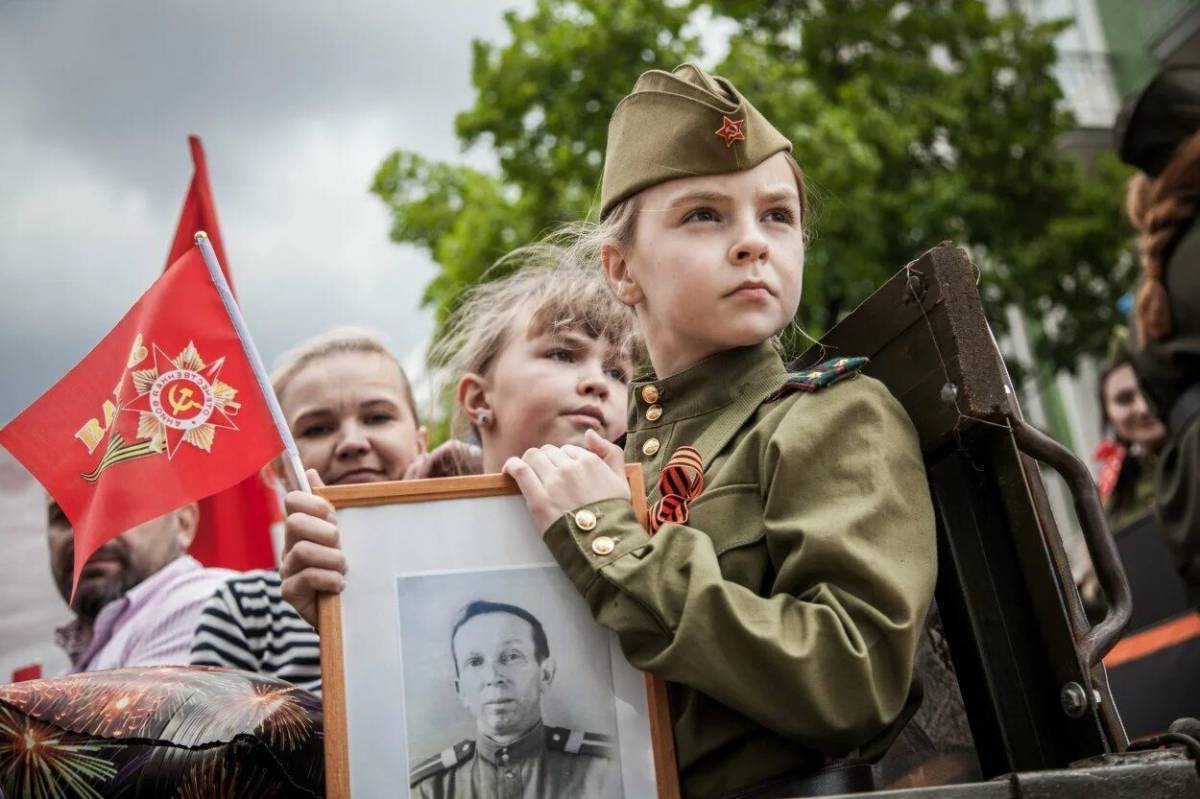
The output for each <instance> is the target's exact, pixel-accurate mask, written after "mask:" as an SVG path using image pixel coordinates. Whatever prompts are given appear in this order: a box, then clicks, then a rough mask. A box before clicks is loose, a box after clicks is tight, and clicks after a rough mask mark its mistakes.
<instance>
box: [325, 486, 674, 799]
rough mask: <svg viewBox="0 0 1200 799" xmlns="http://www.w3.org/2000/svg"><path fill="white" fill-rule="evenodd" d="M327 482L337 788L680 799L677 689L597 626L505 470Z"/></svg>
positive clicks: (331, 759) (329, 706)
mask: <svg viewBox="0 0 1200 799" xmlns="http://www.w3.org/2000/svg"><path fill="white" fill-rule="evenodd" d="M626 469H627V477H628V479H629V482H630V489H631V494H632V496H633V504H634V509H635V511H636V512H637V513H638V516H639V518H640V519H641V520H642V522H643V524H644V523H645V519H646V501H645V493H644V489H643V487H642V476H641V467H640V466H637V465H632V466H627V467H626ZM319 493H320V494H321V495H322V496H324V497H325V498H326V499H328V500H329V501H330V502H331V503H332V504H333V505H334V507H335V508H337V513H338V527H339V531H340V533H341V545H342V548H343V550H344V551H345V553H346V559H347V561H348V562H349V564H350V572H351V573H352V575H353V576H352V578H351V579H349V580H348V581H347V586H346V589H345V590H344V591H343V592H342V593H341V594H340V595H323V596H322V597H321V598H320V604H319V614H320V621H321V673H322V679H323V684H324V712H325V768H326V793H327V795H328V796H330V797H335V798H339V799H340V798H344V797H349V796H354V797H356V799H362V798H363V797H381V796H394V797H399V798H400V799H409V798H410V797H411V799H430V798H431V797H438V798H440V797H474V796H479V797H484V796H495V795H501V794H502V795H512V796H522V797H526V796H537V797H547V799H550V798H551V797H567V796H569V797H573V799H641V798H642V797H660V799H678V796H679V783H678V772H677V767H676V763H675V752H674V744H673V739H672V732H671V722H670V715H669V711H668V707H667V700H666V690H665V686H664V685H663V683H662V681H661V680H659V679H658V678H655V677H653V676H651V675H648V674H645V673H643V672H641V671H638V670H637V669H635V668H634V667H633V666H631V665H630V664H629V662H628V661H627V660H626V659H625V657H624V655H623V654H622V652H621V648H620V645H619V642H618V641H617V637H616V635H615V634H614V633H612V632H611V631H609V630H607V629H605V628H604V627H601V626H600V625H599V624H597V623H596V622H595V621H594V620H593V618H592V616H591V613H590V611H589V609H588V607H587V604H586V602H584V600H583V598H582V597H581V596H580V595H579V593H578V591H577V590H576V589H575V586H574V585H573V584H572V583H571V582H570V580H568V579H567V577H566V575H564V574H563V572H562V570H561V569H560V568H559V566H558V563H557V562H556V561H555V560H554V557H553V556H552V555H551V554H550V551H549V549H547V547H546V546H545V544H544V543H543V542H542V537H541V536H540V535H539V534H538V532H537V530H536V528H535V527H534V525H533V522H532V520H531V519H530V518H529V513H528V511H527V509H526V507H525V501H524V499H523V498H522V497H521V495H520V492H519V491H518V490H517V487H516V484H515V483H514V482H513V481H512V480H511V479H510V478H508V477H506V476H503V475H482V476H476V477H454V478H446V479H435V480H416V481H409V482H396V483H376V484H369V485H349V486H334V487H329V488H322V489H319Z"/></svg>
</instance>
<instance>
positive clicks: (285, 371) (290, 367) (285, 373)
mask: <svg viewBox="0 0 1200 799" xmlns="http://www.w3.org/2000/svg"><path fill="white" fill-rule="evenodd" d="M346 353H364V354H368V355H380V356H383V357H384V358H386V359H387V360H389V361H391V362H392V363H394V364H395V365H396V368H397V369H399V370H400V378H401V379H402V380H403V381H404V399H405V400H407V402H408V406H409V409H410V410H411V411H412V415H413V423H414V424H416V425H417V426H420V424H421V417H420V414H419V413H418V412H417V402H416V399H415V398H414V397H413V390H412V383H411V382H409V379H408V374H407V373H405V371H404V367H403V366H401V365H400V360H399V359H398V358H397V357H396V356H395V355H394V354H393V353H392V351H391V350H389V349H388V348H387V346H386V345H385V344H384V343H383V342H382V341H381V340H380V339H379V337H378V336H376V335H375V334H374V333H372V332H371V331H369V330H364V329H362V328H359V327H336V328H334V329H332V330H327V331H325V332H324V333H321V334H319V335H316V336H313V337H312V338H310V339H308V340H307V341H303V342H301V343H300V344H299V345H297V346H296V347H295V348H293V349H291V350H288V351H287V352H285V353H284V354H283V355H282V356H281V357H280V359H279V361H278V362H277V366H276V367H275V371H274V372H272V373H271V388H272V389H274V391H275V396H276V397H277V398H279V400H280V401H281V402H282V400H283V392H284V391H285V390H286V389H287V387H288V386H289V385H290V384H291V382H292V381H293V380H295V379H296V375H298V374H300V372H302V371H303V370H304V369H305V368H306V367H308V366H309V365H310V364H312V363H313V362H315V361H319V360H321V359H322V358H328V357H331V356H333V355H343V354H346Z"/></svg>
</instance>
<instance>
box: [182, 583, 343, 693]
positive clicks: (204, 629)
mask: <svg viewBox="0 0 1200 799" xmlns="http://www.w3.org/2000/svg"><path fill="white" fill-rule="evenodd" d="M280 585H281V580H280V579H279V572H277V571H266V570H264V571H252V572H245V573H244V574H241V575H239V576H237V577H234V578H232V579H229V580H227V581H225V582H224V583H223V584H222V585H221V586H220V587H219V588H218V589H217V592H216V593H215V594H213V597H212V599H210V600H208V604H207V605H205V606H204V610H203V611H202V612H201V614H200V623H199V624H198V625H197V626H196V635H195V637H194V638H193V639H192V654H191V663H192V665H196V666H222V667H225V668H231V669H242V670H244V671H253V672H257V673H258V674H266V675H269V676H272V677H278V678H279V679H281V680H287V681H288V682H290V683H292V684H293V685H297V686H299V687H301V688H303V689H305V690H307V691H311V692H312V693H314V694H317V695H318V696H320V695H321V652H320V645H319V639H318V637H317V631H316V630H314V629H313V628H312V626H311V625H310V624H309V623H308V622H306V621H304V619H302V618H300V614H299V613H297V612H296V610H295V609H294V608H293V607H292V606H291V605H290V604H288V603H287V601H286V600H284V598H283V594H282V592H281V590H280Z"/></svg>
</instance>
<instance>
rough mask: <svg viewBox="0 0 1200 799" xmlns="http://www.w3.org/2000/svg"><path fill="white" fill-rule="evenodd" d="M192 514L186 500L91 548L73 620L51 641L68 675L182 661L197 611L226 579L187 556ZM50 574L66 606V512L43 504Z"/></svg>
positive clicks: (69, 538)
mask: <svg viewBox="0 0 1200 799" xmlns="http://www.w3.org/2000/svg"><path fill="white" fill-rule="evenodd" d="M199 518H200V514H199V509H198V508H197V506H196V503H194V502H193V503H189V504H187V505H184V506H183V507H180V508H177V509H175V510H173V511H171V512H170V513H167V514H164V515H162V516H160V517H158V518H157V519H152V520H150V521H148V522H145V523H143V524H139V525H137V526H136V527H132V528H130V529H128V530H126V531H125V532H124V533H121V534H120V535H118V536H117V537H115V538H113V539H111V540H110V541H108V542H106V543H105V544H104V545H103V546H101V547H100V548H99V549H97V550H96V552H95V553H94V554H93V555H92V557H91V558H90V559H89V560H88V562H87V565H86V566H84V567H83V572H82V573H81V574H80V575H79V586H78V588H77V589H76V591H75V601H74V602H73V603H71V605H70V608H71V610H72V612H74V614H75V618H74V619H73V620H72V621H71V622H69V623H68V624H66V625H64V626H62V627H60V628H58V630H57V631H56V639H57V643H58V645H59V646H61V647H62V648H63V650H64V651H65V652H66V653H67V657H68V658H70V661H71V666H70V668H69V669H68V673H75V672H80V671H99V670H101V669H119V668H124V667H126V666H169V665H182V664H186V663H187V662H188V653H189V650H190V648H191V644H192V634H193V632H194V631H195V628H196V623H197V621H198V620H199V617H200V610H201V608H202V607H203V606H204V603H205V602H206V601H207V600H208V598H209V597H211V596H212V595H213V592H214V591H216V589H217V586H218V585H220V584H221V583H222V582H223V581H224V580H226V579H228V578H229V577H230V576H232V575H233V572H231V571H229V570H227V569H206V568H204V567H203V566H201V565H200V563H199V561H197V560H196V559H195V558H192V557H191V556H189V555H188V554H187V549H188V547H189V546H190V545H191V543H192V539H193V537H194V536H195V535H196V526H197V522H198V521H199ZM46 533H47V543H48V545H49V548H50V571H51V573H52V575H53V577H54V582H55V584H56V585H57V586H58V590H59V593H60V594H62V597H63V600H64V601H67V602H70V597H71V575H72V572H73V569H74V563H75V535H74V531H73V530H72V529H71V523H70V521H68V520H67V517H66V514H64V513H63V511H62V509H61V508H60V507H59V506H58V503H57V502H55V501H54V500H53V499H49V498H48V501H47V509H46Z"/></svg>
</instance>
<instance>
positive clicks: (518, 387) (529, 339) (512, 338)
mask: <svg viewBox="0 0 1200 799" xmlns="http://www.w3.org/2000/svg"><path fill="white" fill-rule="evenodd" d="M530 315H531V311H530V310H527V311H525V312H523V313H521V314H519V315H518V317H517V318H516V319H514V320H513V322H512V324H511V325H510V327H509V330H508V332H507V334H506V335H505V343H504V345H503V347H502V348H501V350H500V352H499V353H498V354H497V355H496V358H495V360H494V361H493V362H492V365H491V367H490V368H489V369H488V371H487V374H486V375H477V374H468V375H465V376H464V377H463V378H462V380H461V381H460V382H459V393H458V397H459V402H460V404H461V405H462V407H463V410H464V412H465V413H466V414H467V416H468V417H469V418H470V419H471V420H472V422H473V423H475V424H476V426H477V427H478V429H479V437H480V440H481V443H482V444H483V468H484V471H485V472H498V471H500V467H501V466H503V464H504V462H505V461H506V460H508V458H510V457H513V456H517V457H519V456H520V455H522V454H523V453H524V452H525V450H527V449H530V448H532V447H540V446H542V445H543V444H553V445H555V446H562V445H564V444H578V445H580V446H582V445H583V437H584V434H585V433H586V432H587V431H588V430H595V431H596V432H597V433H599V434H600V435H602V436H604V437H605V438H606V439H608V440H609V441H614V440H616V439H617V438H619V437H620V436H622V435H624V433H625V425H626V418H625V412H626V403H627V401H628V400H627V397H626V393H627V389H628V386H629V378H630V370H631V368H632V364H630V363H629V360H628V358H626V357H624V356H622V354H621V353H619V352H616V351H615V350H614V348H613V347H611V346H610V345H609V344H608V342H607V341H605V340H603V339H596V338H592V337H591V336H588V335H587V334H586V333H583V332H579V331H574V330H564V331H559V332H553V331H546V332H541V333H533V334H531V333H530V332H529V320H530ZM485 413H486V414H487V415H488V416H489V417H490V423H487V424H480V423H479V422H480V416H481V414H485Z"/></svg>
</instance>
